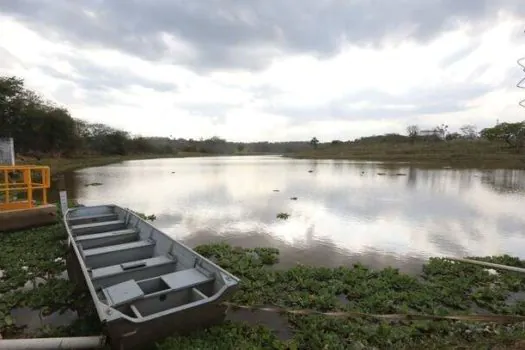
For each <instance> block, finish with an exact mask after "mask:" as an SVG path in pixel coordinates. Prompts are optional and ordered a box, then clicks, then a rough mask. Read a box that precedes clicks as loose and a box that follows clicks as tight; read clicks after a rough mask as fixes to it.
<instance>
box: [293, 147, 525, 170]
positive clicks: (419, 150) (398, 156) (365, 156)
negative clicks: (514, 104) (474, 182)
mask: <svg viewBox="0 0 525 350" xmlns="http://www.w3.org/2000/svg"><path fill="white" fill-rule="evenodd" d="M293 157H295V158H311V159H349V160H368V161H385V162H409V163H413V164H428V165H437V166H453V167H469V168H512V169H525V154H523V153H516V151H515V150H514V149H512V148H509V147H508V146H507V145H506V144H504V143H499V142H489V141H484V140H475V141H469V140H453V141H449V142H416V143H413V144H412V143H409V142H404V143H402V142H401V143H393V142H361V143H359V142H357V143H342V144H337V145H321V146H319V147H318V148H317V149H312V150H309V151H306V152H301V153H296V154H294V155H293Z"/></svg>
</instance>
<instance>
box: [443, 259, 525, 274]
mask: <svg viewBox="0 0 525 350" xmlns="http://www.w3.org/2000/svg"><path fill="white" fill-rule="evenodd" d="M446 259H448V260H452V261H457V262H462V263H467V264H475V265H480V266H485V267H492V268H494V269H500V270H507V271H514V272H521V273H524V272H525V269H524V268H522V267H515V266H507V265H501V264H494V263H490V262H485V261H479V260H471V259H463V258H452V257H447V258H446Z"/></svg>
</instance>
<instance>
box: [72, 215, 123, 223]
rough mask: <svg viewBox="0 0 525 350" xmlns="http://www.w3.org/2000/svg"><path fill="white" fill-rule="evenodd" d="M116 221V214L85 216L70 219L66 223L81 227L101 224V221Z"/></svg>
mask: <svg viewBox="0 0 525 350" xmlns="http://www.w3.org/2000/svg"><path fill="white" fill-rule="evenodd" d="M115 220H118V215H117V214H116V213H106V214H95V215H85V216H77V217H71V218H69V219H68V220H67V221H68V223H69V224H70V225H82V224H88V223H94V222H103V221H115Z"/></svg>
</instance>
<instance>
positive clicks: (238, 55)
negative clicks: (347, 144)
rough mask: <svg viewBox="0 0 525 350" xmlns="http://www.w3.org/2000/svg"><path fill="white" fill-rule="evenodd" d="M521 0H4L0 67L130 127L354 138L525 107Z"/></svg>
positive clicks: (193, 133) (484, 120)
mask: <svg viewBox="0 0 525 350" xmlns="http://www.w3.org/2000/svg"><path fill="white" fill-rule="evenodd" d="M522 1H523V0H497V1H496V0H388V1H387V0H383V1H379V0H192V1H188V0H147V1H143V0H91V1H87V0H86V1H70V0H52V1H50V0H0V74H2V75H17V76H19V77H23V78H24V79H25V81H26V84H27V86H28V87H30V88H32V89H35V90H37V91H39V92H41V93H42V94H43V95H44V96H45V97H47V98H49V99H51V100H54V101H56V102H58V103H59V104H61V105H64V106H66V107H67V108H68V109H69V110H70V111H71V113H72V115H73V116H74V117H76V118H81V119H85V120H88V121H92V122H103V123H106V124H109V125H111V126H114V127H118V128H123V129H125V130H127V131H129V132H131V133H133V134H142V135H147V136H169V135H173V136H174V137H185V138H200V137H205V138H206V137H210V136H214V135H217V136H220V137H224V138H227V139H229V140H244V141H252V140H306V139H310V138H311V137H312V136H317V137H318V138H319V139H320V140H321V141H330V140H332V139H342V140H348V139H354V138H356V137H360V136H366V135H372V134H380V133H385V132H400V133H404V132H405V128H406V126H407V125H410V124H418V125H421V126H422V127H423V128H426V127H431V126H434V125H437V124H441V123H445V124H448V125H450V128H451V129H457V128H458V127H460V126H461V125H463V124H467V123H473V124H476V125H478V126H479V127H480V128H482V127H486V126H490V125H492V124H494V123H495V122H496V120H497V119H499V120H500V121H519V120H523V119H525V109H522V108H521V107H519V105H518V102H519V101H520V100H521V99H524V98H525V90H520V89H518V88H516V83H517V82H518V81H519V80H520V79H521V78H522V77H525V73H524V72H522V71H521V70H520V68H519V66H518V65H517V64H516V61H517V59H518V58H520V57H521V56H525V34H524V32H523V29H524V28H525V6H523V4H521V3H522Z"/></svg>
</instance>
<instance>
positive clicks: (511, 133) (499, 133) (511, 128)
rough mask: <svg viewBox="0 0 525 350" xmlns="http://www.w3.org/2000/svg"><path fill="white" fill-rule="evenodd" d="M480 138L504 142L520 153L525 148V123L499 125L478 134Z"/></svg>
mask: <svg viewBox="0 0 525 350" xmlns="http://www.w3.org/2000/svg"><path fill="white" fill-rule="evenodd" d="M480 135H481V137H483V138H485V139H487V140H489V141H496V140H502V141H505V142H506V143H507V144H508V145H509V146H511V147H513V148H515V150H516V152H520V151H521V150H522V149H523V148H524V146H525V121H524V122H518V123H499V124H497V125H496V126H494V127H492V128H485V129H483V130H481V132H480Z"/></svg>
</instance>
